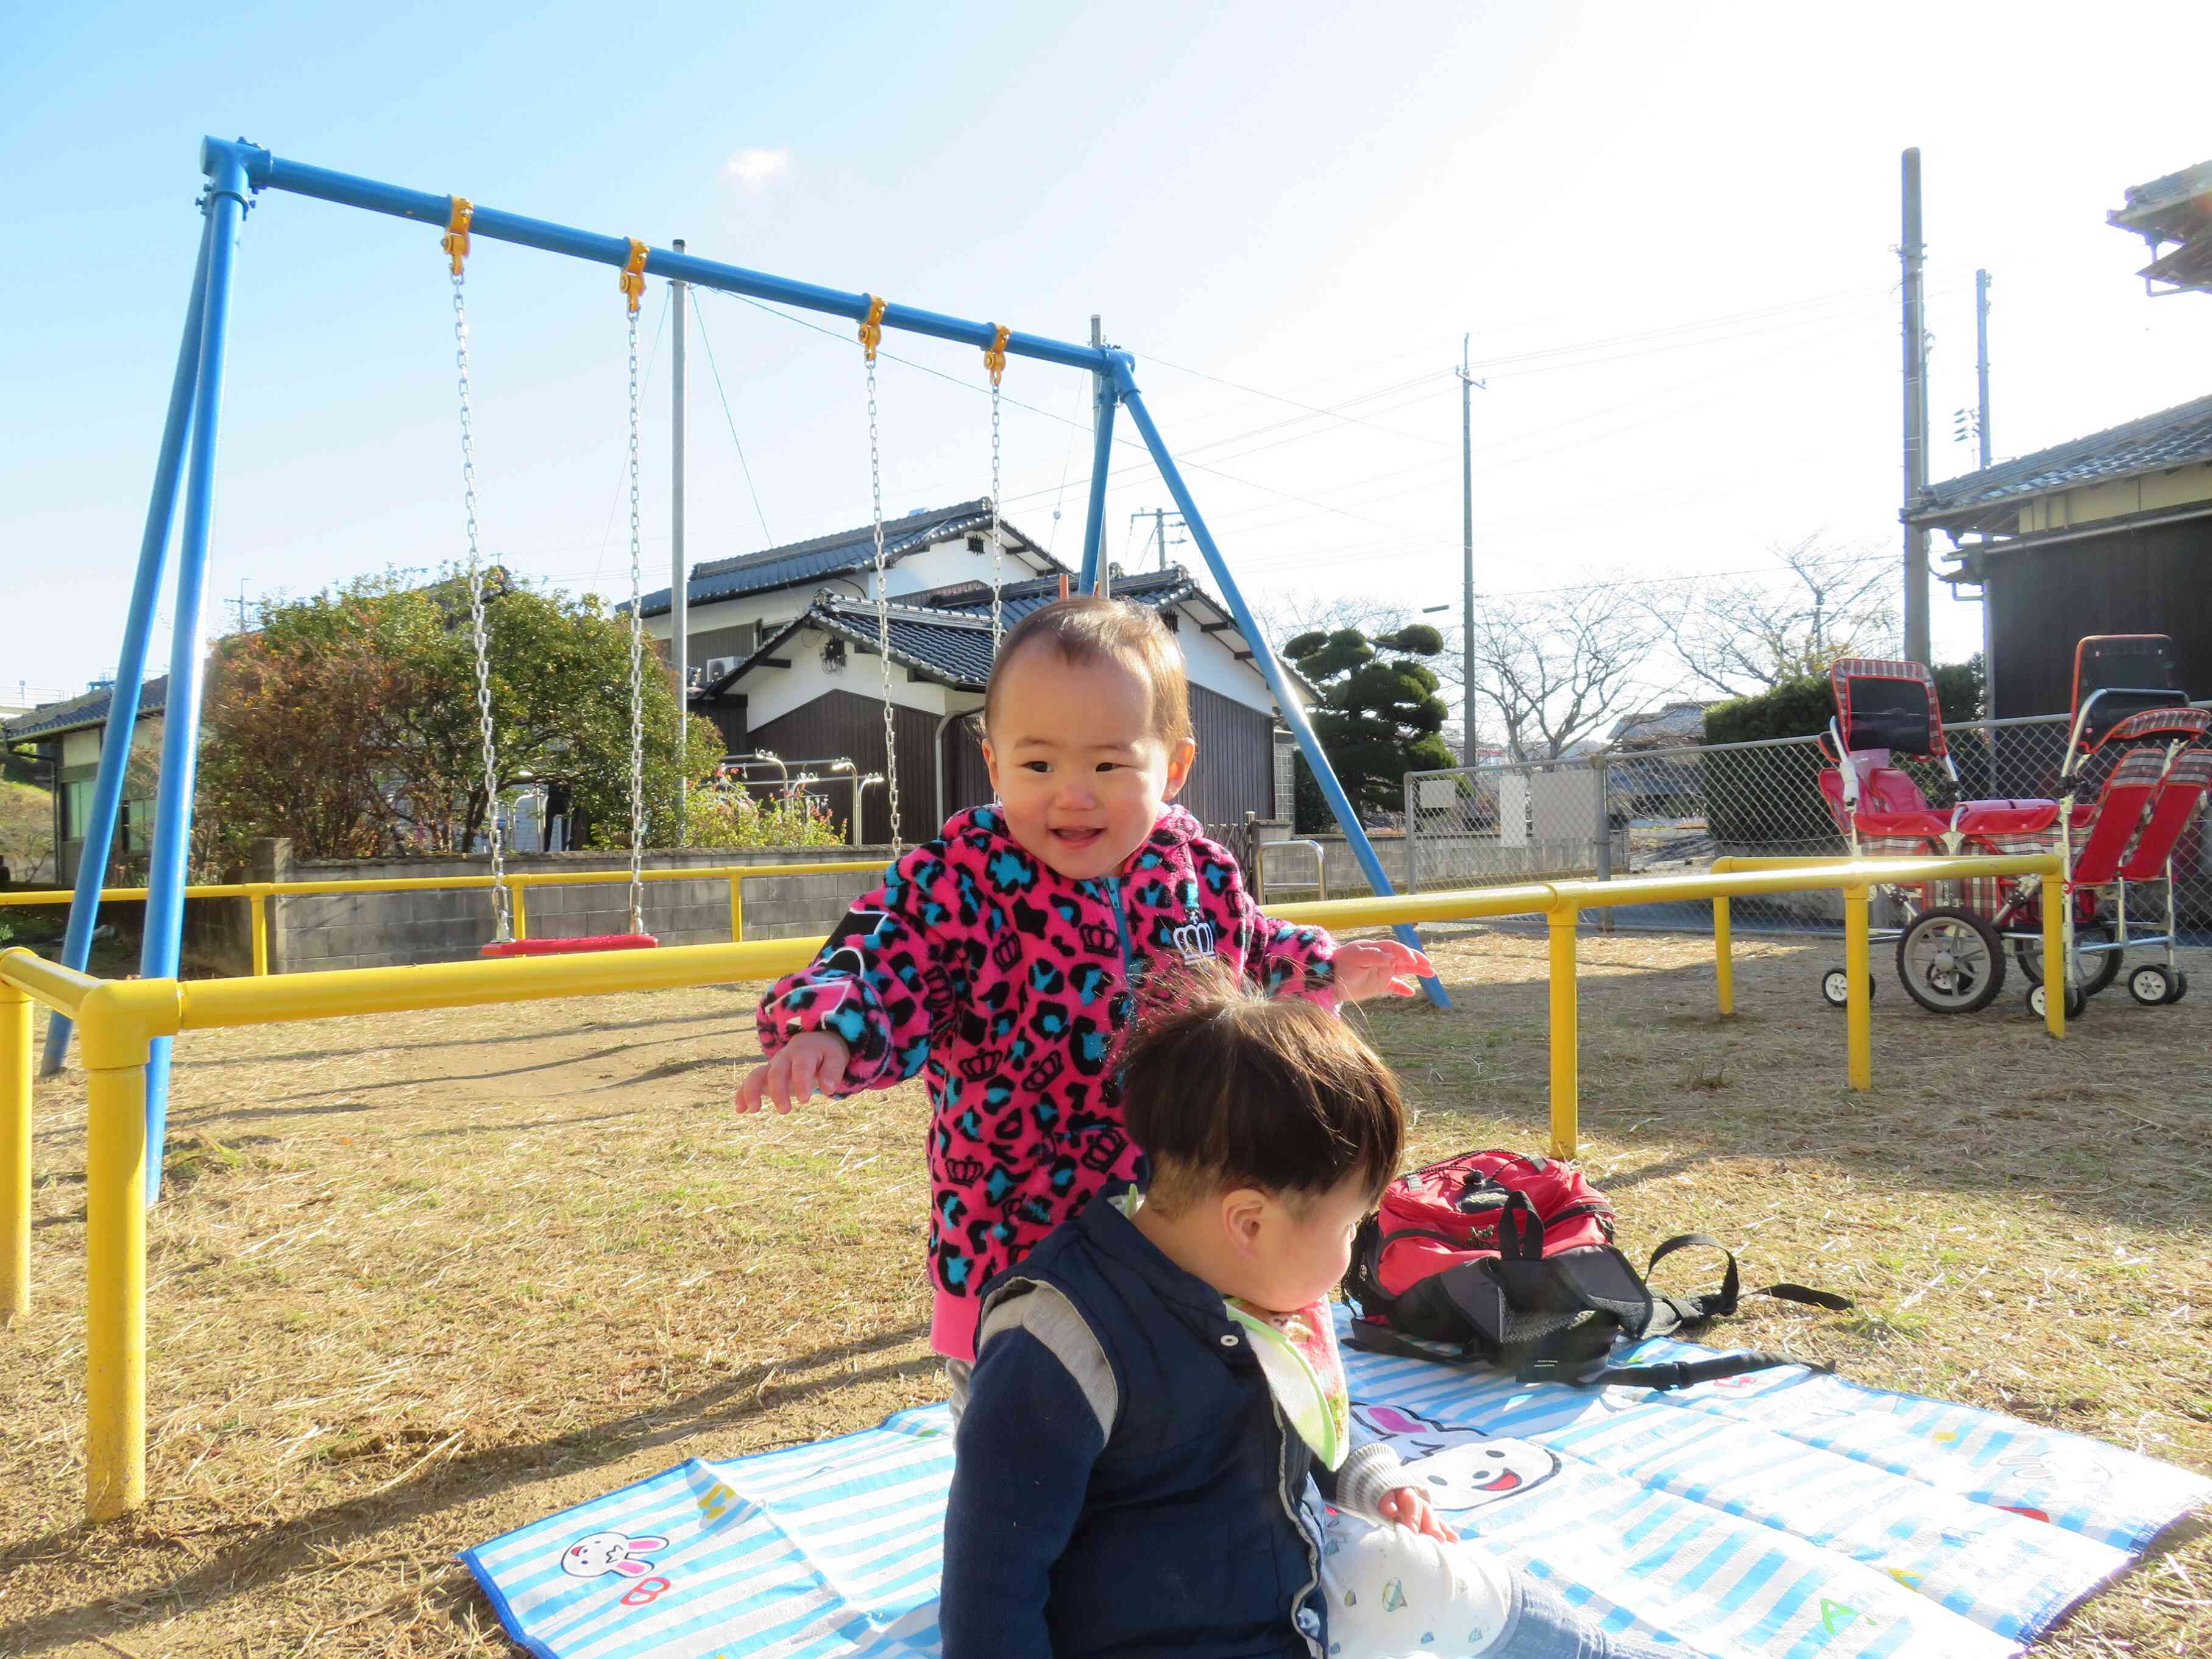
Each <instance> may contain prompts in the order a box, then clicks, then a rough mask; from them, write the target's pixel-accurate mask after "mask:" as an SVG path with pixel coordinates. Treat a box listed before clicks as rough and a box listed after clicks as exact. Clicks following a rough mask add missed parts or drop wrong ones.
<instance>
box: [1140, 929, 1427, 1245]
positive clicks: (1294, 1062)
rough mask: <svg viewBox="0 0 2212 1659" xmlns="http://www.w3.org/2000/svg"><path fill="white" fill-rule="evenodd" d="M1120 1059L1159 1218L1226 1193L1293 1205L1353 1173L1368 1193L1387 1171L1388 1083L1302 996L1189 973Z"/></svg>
mask: <svg viewBox="0 0 2212 1659" xmlns="http://www.w3.org/2000/svg"><path fill="white" fill-rule="evenodd" d="M1120 1058H1121V1086H1122V1093H1123V1099H1124V1102H1125V1105H1124V1113H1125V1115H1126V1119H1127V1123H1128V1126H1129V1135H1130V1138H1131V1139H1133V1140H1134V1141H1135V1142H1136V1143H1137V1145H1138V1146H1140V1147H1142V1148H1143V1149H1144V1152H1145V1155H1146V1159H1147V1161H1148V1162H1149V1163H1150V1164H1151V1166H1152V1180H1151V1184H1150V1186H1149V1187H1148V1188H1146V1203H1148V1204H1157V1205H1158V1206H1159V1207H1160V1210H1161V1212H1163V1213H1164V1214H1166V1215H1169V1216H1174V1215H1177V1214H1180V1213H1182V1212H1183V1211H1184V1210H1185V1209H1187V1208H1188V1206H1190V1205H1191V1204H1192V1203H1194V1202H1195V1201H1197V1200H1200V1199H1202V1198H1204V1197H1205V1196H1206V1194H1209V1193H1214V1192H1226V1191H1229V1190H1231V1189H1233V1188H1237V1187H1257V1188H1261V1190H1263V1191H1266V1192H1269V1193H1272V1194H1275V1195H1276V1196H1278V1197H1281V1198H1285V1199H1288V1200H1291V1201H1292V1202H1294V1203H1295V1202H1297V1201H1299V1200H1309V1199H1313V1198H1317V1197H1319V1196H1321V1195H1322V1194H1324V1193H1328V1192H1331V1191H1334V1189H1335V1188H1337V1187H1339V1186H1340V1185H1342V1184H1343V1183H1344V1182H1346V1181H1348V1180H1352V1179H1354V1178H1355V1177H1356V1178H1358V1179H1361V1180H1364V1181H1365V1182H1366V1183H1367V1184H1368V1187H1369V1188H1370V1192H1371V1194H1373V1195H1374V1196H1376V1197H1378V1198H1379V1197H1380V1196H1381V1194H1382V1191H1383V1188H1384V1187H1386V1186H1388V1185H1389V1182H1390V1179H1391V1177H1392V1176H1395V1174H1396V1173H1397V1171H1398V1159H1399V1155H1400V1153H1401V1151H1402V1150H1403V1148H1404V1144H1405V1137H1406V1114H1405V1105H1404V1103H1403V1102H1402V1100H1401V1098H1400V1097H1399V1093H1398V1082H1397V1079H1395V1077H1393V1076H1392V1075H1391V1074H1390V1068H1389V1066H1386V1065H1384V1064H1383V1060H1382V1058H1381V1057H1380V1056H1379V1055H1377V1054H1376V1052H1375V1051H1374V1050H1373V1049H1372V1048H1369V1047H1368V1046H1367V1044H1366V1043H1365V1042H1362V1041H1361V1040H1360V1038H1359V1036H1358V1033H1357V1032H1356V1031H1354V1030H1352V1027H1351V1026H1350V1025H1348V1024H1346V1022H1345V1021H1344V1020H1343V1019H1342V1018H1340V1017H1338V1016H1337V1015H1335V1014H1334V1013H1331V1012H1328V1010H1326V1009H1323V1008H1319V1007H1316V1006H1314V1005H1313V1004H1312V1003H1310V1002H1303V1001H1297V1000H1272V999H1270V998H1267V997H1265V996H1262V995H1261V994H1258V993H1257V992H1255V991H1251V990H1248V989H1246V988H1245V987H1243V986H1241V985H1239V984H1238V983H1237V982H1236V981H1234V980H1233V979H1231V977H1230V976H1229V975H1227V974H1226V973H1225V972H1216V971H1214V970H1212V969H1203V970H1200V971H1198V972H1197V973H1195V974H1193V975H1189V976H1188V977H1182V978H1179V979H1178V981H1176V983H1175V984H1174V985H1173V986H1172V987H1171V988H1170V990H1169V992H1168V994H1167V995H1165V996H1164V997H1163V998H1160V999H1159V1000H1158V1004H1157V1006H1156V1010H1155V1012H1152V1014H1150V1015H1148V1016H1147V1017H1146V1019H1145V1020H1144V1021H1143V1022H1142V1023H1141V1024H1139V1026H1138V1027H1137V1029H1136V1030H1135V1031H1133V1033H1132V1034H1131V1036H1130V1037H1129V1038H1128V1040H1127V1042H1126V1043H1125V1045H1124V1046H1123V1048H1122V1050H1121V1057H1120Z"/></svg>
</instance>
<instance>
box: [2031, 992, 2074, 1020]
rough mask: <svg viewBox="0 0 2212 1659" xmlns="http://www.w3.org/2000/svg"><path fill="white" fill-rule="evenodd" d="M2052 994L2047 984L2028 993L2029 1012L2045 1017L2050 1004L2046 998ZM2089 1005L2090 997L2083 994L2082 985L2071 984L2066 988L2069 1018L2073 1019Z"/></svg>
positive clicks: (2067, 1015)
mask: <svg viewBox="0 0 2212 1659" xmlns="http://www.w3.org/2000/svg"><path fill="white" fill-rule="evenodd" d="M2050 994H2051V992H2050V987H2048V986H2045V985H2039V986H2037V987H2035V988H2034V989H2033V990H2032V991H2030V992H2029V993H2028V994H2027V1012H2029V1013H2031V1014H2033V1015H2034V1016H2035V1017H2036V1018H2038V1019H2041V1018H2043V1017H2044V1013H2045V1009H2046V1008H2047V1007H2048V1006H2049V1005H2048V1004H2047V1003H2046V1002H2045V998H2046V997H2048V996H2049V995H2050ZM2087 1006H2089V999H2088V998H2087V996H2085V995H2084V994H2082V991H2081V987H2080V986H2078V985H2069V986H2068V987H2066V1018H2069V1019H2072V1018H2074V1017H2075V1015H2077V1014H2079V1013H2080V1012H2081V1011H2082V1010H2083V1009H2084V1008H2087Z"/></svg>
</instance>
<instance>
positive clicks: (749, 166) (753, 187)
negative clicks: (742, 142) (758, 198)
mask: <svg viewBox="0 0 2212 1659" xmlns="http://www.w3.org/2000/svg"><path fill="white" fill-rule="evenodd" d="M790 171H791V152H790V151H789V150H787V149H784V148H783V147H782V146H781V145H779V146H777V147H776V148H775V149H741V150H739V151H738V153H737V154H736V155H732V156H731V157H730V159H729V160H728V161H725V162H723V163H722V176H723V177H724V178H726V179H736V180H737V181H738V184H739V185H743V186H744V188H745V189H746V190H748V191H752V192H753V193H754V194H756V195H757V194H758V193H759V192H760V191H763V190H765V189H766V188H768V182H769V179H781V178H782V177H783V175H784V174H785V173H788V172H790Z"/></svg>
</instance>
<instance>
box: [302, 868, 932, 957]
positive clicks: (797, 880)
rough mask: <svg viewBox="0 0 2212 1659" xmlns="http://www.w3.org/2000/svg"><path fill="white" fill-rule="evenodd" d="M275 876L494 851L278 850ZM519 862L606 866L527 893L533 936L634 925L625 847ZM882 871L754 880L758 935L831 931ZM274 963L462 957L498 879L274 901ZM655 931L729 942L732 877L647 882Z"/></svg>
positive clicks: (475, 946)
mask: <svg viewBox="0 0 2212 1659" xmlns="http://www.w3.org/2000/svg"><path fill="white" fill-rule="evenodd" d="M857 859H867V860H875V861H877V863H878V868H880V866H881V865H883V864H887V863H889V862H890V848H888V847H849V848H848V847H829V848H820V847H798V848H756V849H752V850H749V851H746V852H744V853H731V852H716V851H706V850H701V851H686V852H681V853H676V852H656V853H649V854H647V855H646V859H645V867H646V868H647V870H671V869H684V868H698V867H702V866H717V865H728V864H744V865H748V866H775V865H779V864H829V863H842V862H846V861H848V860H857ZM270 863H271V865H272V866H274V867H272V869H271V870H270V876H269V877H268V878H270V879H275V880H292V881H349V882H363V883H366V882H374V881H376V880H404V879H407V878H417V877H435V876H465V875H473V876H483V875H489V874H490V873H491V861H490V860H489V859H488V858H445V859H346V860H327V861H315V862H301V863H296V864H294V863H290V862H289V861H288V860H279V859H272V860H270ZM507 870H508V871H509V872H511V873H512V872H524V871H527V872H532V873H533V874H534V873H538V872H544V871H556V870H557V871H561V872H582V871H587V870H588V871H605V872H608V873H609V875H610V876H611V879H610V880H609V881H608V882H607V883H606V884H604V885H602V884H598V883H594V884H591V885H588V886H575V887H537V888H532V889H531V890H529V893H528V896H527V898H526V919H527V931H528V934H529V937H531V938H532V939H556V938H562V937H577V936H580V935H586V934H593V933H627V932H629V880H628V876H629V858H628V856H627V855H626V854H620V853H614V854H608V853H543V854H523V855H520V856H516V857H510V858H509V859H507ZM876 880H877V877H876V875H875V874H874V873H872V872H870V873H864V872H858V871H856V872H853V873H852V874H850V875H842V876H841V875H827V876H824V875H816V876H794V877H788V878H783V879H781V880H748V881H747V882H746V883H745V892H744V907H745V937H746V938H747V939H793V938H797V939H804V938H810V937H813V936H816V935H818V934H823V933H828V932H829V930H830V929H831V928H832V927H836V924H837V919H838V917H840V916H841V915H843V914H844V912H845V910H846V908H848V906H849V905H850V904H851V903H852V902H853V900H854V898H856V897H858V896H860V894H861V893H863V892H866V890H868V888H870V887H871V886H872V885H874V884H875V883H876ZM270 908H271V910H272V912H273V915H272V917H271V921H270V971H271V972H272V973H280V974H282V973H313V972H319V971H323V970H326V969H344V968H391V967H401V966H406V965H409V964H412V963H425V962H457V961H461V960H464V959H465V958H467V957H473V956H475V955H476V953H477V951H478V950H479V949H480V948H481V947H482V946H483V945H485V944H487V943H489V940H490V939H491V937H492V895H491V892H490V890H489V889H461V890H447V891H436V890H434V891H429V892H419V891H417V892H378V891H362V892H354V893H331V894H320V893H318V894H301V895H299V896H292V897H286V898H278V899H274V900H271V901H270ZM645 930H646V932H647V933H651V934H653V936H654V937H655V938H657V939H659V940H660V941H661V943H662V944H664V945H720V944H724V943H726V942H727V941H728V939H729V937H730V887H729V883H728V881H727V880H726V879H725V878H721V877H719V876H716V877H706V878H701V879H699V880H697V881H655V882H650V883H648V884H647V886H646V889H645Z"/></svg>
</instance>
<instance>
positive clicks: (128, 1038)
mask: <svg viewBox="0 0 2212 1659" xmlns="http://www.w3.org/2000/svg"><path fill="white" fill-rule="evenodd" d="M860 867H861V868H866V867H868V866H860ZM804 870H805V866H788V865H787V866H746V867H744V869H743V870H742V871H741V872H738V876H739V878H740V879H741V878H743V877H744V876H748V875H764V874H790V873H794V872H802V871H804ZM656 873H659V872H656ZM697 873H698V872H684V874H685V875H690V876H693V877H695V878H696V875H697ZM1966 875H1985V876H2002V875H2025V876H2036V877H2039V878H2041V881H2042V884H2043V900H2044V902H2043V910H2044V918H2045V960H2046V961H2051V962H2063V961H2064V960H2065V959H2066V958H2065V953H2064V949H2063V937H2062V936H2061V935H2060V933H2058V931H2057V929H2058V926H2059V923H2060V922H2061V921H2063V915H2064V908H2063V902H2062V897H2061V894H2062V888H2063V883H2062V879H2061V877H2060V874H2059V865H2058V860H2057V858H2056V857H2055V856H2053V855H2051V854H2036V855H2031V856H2021V857H2013V858H1985V859H1891V860H1863V861H1858V862H1832V863H1825V864H1823V863H1813V864H1803V865H1793V866H1788V867H1780V868H1771V867H1770V868H1759V869H1752V870H1741V871H1730V872H1720V873H1717V874H1713V875H1699V876H1644V877H1631V878H1626V879H1624V880H1620V881H1613V882H1595V881H1562V882H1538V883H1527V884H1521V885H1517V886H1513V887H1493V888H1485V889H1480V890H1474V891H1465V892H1458V893H1425V894H1421V895H1419V896H1412V897H1405V898H1366V899H1340V900H1336V901H1334V902H1329V903H1326V904H1320V903H1316V904H1301V905H1286V906H1284V907H1283V908H1281V909H1280V910H1279V911H1277V912H1276V913H1275V914H1277V915H1279V916H1281V917H1283V918H1284V919H1285V920H1286V921H1321V922H1326V923H1328V924H1329V925H1331V926H1333V927H1337V928H1340V929H1345V930H1351V929H1356V928H1364V927H1383V926H1386V925H1389V924H1394V923H1398V922H1419V921H1464V920H1470V919H1474V918H1479V917H1484V916H1503V915H1542V916H1544V917H1546V918H1547V921H1548V923H1549V926H1550V959H1551V998H1550V1004H1551V1007H1550V1015H1551V1111H1552V1150H1553V1153H1554V1154H1555V1155H1557V1156H1559V1157H1563V1158H1571V1157H1572V1156H1573V1155H1574V1154H1575V1152H1576V1150H1577V1145H1578V1139H1579V1118H1578V1103H1577V1092H1578V1076H1577V1024H1578V1018H1579V1009H1578V997H1577V977H1576V937H1577V924H1578V921H1579V918H1580V916H1581V914H1582V912H1583V911H1584V910H1592V909H1602V908H1610V907H1616V906H1620V905H1628V904H1657V903H1666V902H1678V901H1683V900H1690V899H1705V898H1710V899H1713V900H1716V901H1717V902H1720V903H1721V904H1722V905H1723V907H1724V904H1725V901H1726V900H1727V899H1729V897H1732V896H1734V897H1741V896H1748V895H1752V894H1759V893H1773V892H1784V891H1802V890H1828V889H1832V890H1840V891H1841V892H1842V893H1843V894H1844V928H1845V934H1846V938H1847V940H1848V946H1847V951H1848V959H1849V961H1850V1009H1851V1012H1850V1018H1849V1020H1848V1022H1847V1025H1848V1031H1849V1036H1848V1047H1849V1049H1850V1067H1849V1069H1850V1086H1851V1087H1852V1088H1854V1089H1864V1088H1867V1087H1869V1086H1870V1085H1871V1082H1872V1077H1873V1066H1872V1062H1871V1058H1870V1054H1869V1011H1868V989H1869V987H1868V981H1867V975H1866V971H1865V969H1866V963H1867V895H1868V892H1869V889H1870V888H1871V887H1874V886H1876V885H1883V884H1897V883H1917V882H1923V881H1936V880H1949V879H1956V878H1960V877H1963V876H1966ZM618 878H619V877H618ZM437 879H440V878H433V879H431V880H429V881H427V882H425V883H423V885H435V884H436V881H437ZM541 879H542V878H541ZM583 879H586V880H590V879H604V878H603V877H600V876H599V874H598V873H597V872H593V873H592V874H591V875H589V876H586V877H584V878H583ZM269 885H270V886H272V887H283V886H286V885H289V884H283V883H274V884H269ZM308 885H310V886H315V885H317V884H308ZM733 885H734V883H733ZM1721 927H1722V930H1723V931H1722V937H1723V941H1725V937H1726V933H1725V928H1726V922H1725V911H1724V908H1723V920H1722V921H1721ZM820 944H821V941H820V940H818V939H778V940H773V941H759V942H751V943H745V942H733V943H731V944H728V945H684V946H678V947H675V948H672V949H667V950H660V951H629V952H607V953H601V954H594V955H580V956H568V957H520V958H508V959H503V960H498V961H474V962H458V963H440V964H433V965H427V966H422V967H416V968H366V969H352V970H349V971H345V972H337V973H310V974H286V975H274V976H270V977H264V978H259V979H255V978H244V979H227V980H192V981H178V980H129V981H102V980H94V979H91V978H88V977H87V976H86V975H82V974H76V973H72V972H70V970H68V969H63V968H58V967H56V966H54V965H53V964H52V963H47V962H44V961H42V960H40V958H39V957H35V956H33V955H32V954H31V953H30V952H29V951H22V950H15V951H4V952H0V1230H4V1231H5V1235H6V1236H5V1238H4V1240H0V1245H4V1248H0V1273H5V1275H6V1277H5V1279H4V1282H0V1316H6V1317H8V1318H10V1319H12V1318H14V1317H15V1316H20V1315H21V1313H22V1312H24V1311H25V1310H27V1307H28V1305H29V1284H30V1279H29V1261H30V1256H29V1234H30V1194H31V1185H30V1181H31V1169H30V1145H31V1143H30V1116H31V1020H30V1007H31V1004H32V1002H33V1001H37V1002H40V1003H44V1004H46V1006H50V1007H53V1008H57V1009H59V1010H61V1011H63V1012H66V1013H70V1014H71V1015H73V1016H74V1017H75V1018H76V1021H77V1023H78V1027H79V1030H80V1033H81V1038H82V1056H83V1061H84V1066H85V1069H86V1073H87V1076H88V1105H89V1119H88V1130H87V1142H86V1152H85V1175H86V1183H87V1192H86V1205H85V1230H86V1273H87V1278H88V1300H87V1312H86V1354H85V1366H86V1381H85V1390H86V1402H87V1414H88V1425H87V1433H86V1440H85V1448H86V1452H85V1480H86V1506H87V1510H88V1513H89V1515H90V1516H91V1518H92V1519H94V1520H95V1521H100V1520H106V1519H110V1518H112V1517H113V1516H119V1515H122V1514H125V1513H127V1512H128V1511H130V1510H135V1509H137V1508H138V1507H139V1506H141V1505H142V1504H144V1502H145V1500H146V1209H145V1203H144V1194H145V1190H146V1188H145V1175H146V1160H147V1158H149V1156H153V1155H156V1153H155V1149H151V1148H149V1146H147V1144H146V1118H145V1094H146V1090H145V1085H146V1077H145V1073H146V1062H147V1056H148V1052H149V1046H150V1045H151V1043H152V1042H153V1041H154V1039H155V1038H156V1037H165V1036H178V1035H179V1034H181V1033H183V1032H185V1031H195V1030H210V1029H214V1028H218V1027H224V1026H235V1025H258V1024H275V1023H278V1022H282V1021H289V1020H305V1019H328V1018H341V1017H343V1016H347V1015H353V1014H368V1013H384V1012H394V1011H398V1010H402V1009H415V1008H450V1007H463V1006H475V1005H483V1004H491V1003H501V1002H519V1001H527V1000H540V999H548V998H556V997H572V996H598V995H605V994H611V993H617V992H633V991H650V990H666V989H672V988H675V987H683V986H698V985H718V984H726V983H730V982H732V981H743V980H760V979H767V978H771V977H774V976H775V975H781V974H784V973H787V972H789V971H790V970H791V969H794V968H797V967H799V966H801V965H803V964H804V963H806V962H807V961H809V960H810V959H811V957H812V956H813V954H814V952H815V951H816V950H817V948H818V947H819V945H820ZM1719 961H1720V963H1721V964H1722V967H1721V969H1720V973H1721V986H1722V996H1723V1012H1729V1011H1731V1010H1732V1008H1733V1000H1734V987H1733V980H1732V975H1731V974H1730V973H1729V969H1728V967H1727V965H1726V964H1727V963H1728V956H1727V951H1726V946H1725V943H1724V942H1723V947H1722V949H1721V951H1720V953H1719ZM2046 1006H2047V1008H2048V1011H2049V1012H2048V1013H2047V1016H2046V1018H2047V1021H2048V1024H2049V1028H2050V1030H2051V1035H2052V1036H2063V1035H2064V1034H2065V999H2064V998H2063V996H2054V997H2051V998H2049V999H2048V1000H2047V1003H2046Z"/></svg>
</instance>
